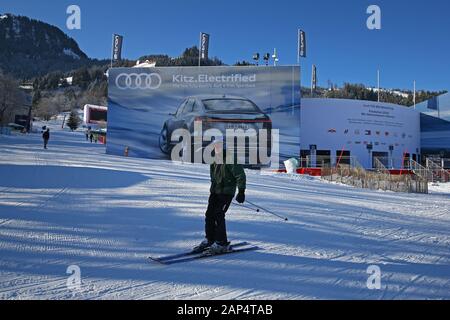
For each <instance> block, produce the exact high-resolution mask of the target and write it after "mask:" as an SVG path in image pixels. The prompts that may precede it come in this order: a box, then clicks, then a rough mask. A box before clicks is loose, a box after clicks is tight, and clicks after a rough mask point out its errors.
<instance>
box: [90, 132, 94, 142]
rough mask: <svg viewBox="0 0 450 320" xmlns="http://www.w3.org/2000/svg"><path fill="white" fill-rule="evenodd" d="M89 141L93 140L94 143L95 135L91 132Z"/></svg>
mask: <svg viewBox="0 0 450 320" xmlns="http://www.w3.org/2000/svg"><path fill="white" fill-rule="evenodd" d="M89 139H90V140H91V143H92V142H93V141H94V134H93V133H92V132H91V134H90V135H89Z"/></svg>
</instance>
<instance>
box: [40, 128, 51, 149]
mask: <svg viewBox="0 0 450 320" xmlns="http://www.w3.org/2000/svg"><path fill="white" fill-rule="evenodd" d="M42 138H43V139H44V149H47V145H48V140H50V129H49V128H47V130H46V131H44V133H43V134H42Z"/></svg>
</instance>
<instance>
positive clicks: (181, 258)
mask: <svg viewBox="0 0 450 320" xmlns="http://www.w3.org/2000/svg"><path fill="white" fill-rule="evenodd" d="M258 249H259V248H258V247H257V246H253V245H251V244H250V243H248V242H239V243H236V244H232V245H230V249H229V250H228V251H226V252H223V253H218V254H211V253H209V252H208V251H207V250H206V251H203V252H194V251H189V252H184V253H179V254H174V255H169V256H164V257H159V258H155V257H149V259H150V260H152V261H154V262H158V263H160V264H163V265H171V264H176V263H183V262H190V261H195V260H200V259H206V258H210V257H217V256H222V255H227V254H233V253H239V252H247V251H254V250H258Z"/></svg>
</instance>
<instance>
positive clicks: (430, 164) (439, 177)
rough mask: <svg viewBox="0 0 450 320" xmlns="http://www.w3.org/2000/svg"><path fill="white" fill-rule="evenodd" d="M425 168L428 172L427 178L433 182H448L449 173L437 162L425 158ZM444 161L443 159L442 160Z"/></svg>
mask: <svg viewBox="0 0 450 320" xmlns="http://www.w3.org/2000/svg"><path fill="white" fill-rule="evenodd" d="M426 163H427V170H428V172H429V175H430V178H429V180H430V181H431V182H433V183H435V182H450V173H449V172H448V171H447V170H446V169H444V167H443V166H441V165H439V164H438V163H437V162H434V161H432V160H431V159H430V158H427V161H426ZM442 163H444V161H442Z"/></svg>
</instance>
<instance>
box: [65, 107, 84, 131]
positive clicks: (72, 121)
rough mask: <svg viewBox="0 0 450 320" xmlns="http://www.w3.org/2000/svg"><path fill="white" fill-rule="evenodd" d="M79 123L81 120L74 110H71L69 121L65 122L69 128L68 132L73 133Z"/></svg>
mask: <svg viewBox="0 0 450 320" xmlns="http://www.w3.org/2000/svg"><path fill="white" fill-rule="evenodd" d="M80 123H81V119H80V117H79V116H78V113H77V112H76V111H75V110H73V111H72V112H71V113H70V116H69V120H67V126H68V127H69V128H70V130H72V131H74V130H77V129H78V127H79V125H80Z"/></svg>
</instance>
